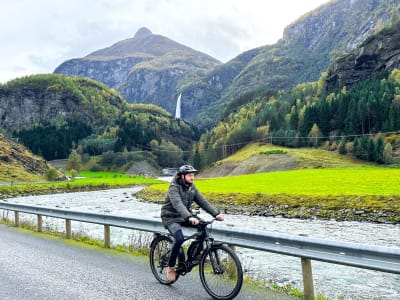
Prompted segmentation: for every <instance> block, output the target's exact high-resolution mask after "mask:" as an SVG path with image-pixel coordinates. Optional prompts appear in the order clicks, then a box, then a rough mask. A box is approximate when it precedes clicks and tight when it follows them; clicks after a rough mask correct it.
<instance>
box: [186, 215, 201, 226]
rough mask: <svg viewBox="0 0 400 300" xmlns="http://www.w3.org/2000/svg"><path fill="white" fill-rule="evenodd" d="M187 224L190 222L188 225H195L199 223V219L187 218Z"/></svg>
mask: <svg viewBox="0 0 400 300" xmlns="http://www.w3.org/2000/svg"><path fill="white" fill-rule="evenodd" d="M189 222H190V224H192V225H197V224H199V223H200V221H199V219H197V218H195V217H190V218H189Z"/></svg>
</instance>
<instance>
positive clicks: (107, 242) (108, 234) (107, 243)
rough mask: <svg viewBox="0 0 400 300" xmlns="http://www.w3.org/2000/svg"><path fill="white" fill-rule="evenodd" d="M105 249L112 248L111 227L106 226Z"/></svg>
mask: <svg viewBox="0 0 400 300" xmlns="http://www.w3.org/2000/svg"><path fill="white" fill-rule="evenodd" d="M104 247H105V248H110V225H104Z"/></svg>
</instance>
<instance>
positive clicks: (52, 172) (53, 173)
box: [46, 168, 57, 181]
mask: <svg viewBox="0 0 400 300" xmlns="http://www.w3.org/2000/svg"><path fill="white" fill-rule="evenodd" d="M46 178H47V180H48V181H55V180H56V179H57V170H56V169H54V168H50V169H49V170H48V171H47V173H46Z"/></svg>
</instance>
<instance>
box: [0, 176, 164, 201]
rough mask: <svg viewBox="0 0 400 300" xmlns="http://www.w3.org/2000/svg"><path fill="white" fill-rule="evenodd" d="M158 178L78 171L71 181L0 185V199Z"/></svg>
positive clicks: (91, 188) (131, 184)
mask: <svg viewBox="0 0 400 300" xmlns="http://www.w3.org/2000/svg"><path fill="white" fill-rule="evenodd" d="M158 182H160V181H159V180H155V179H152V178H148V177H145V176H132V175H128V174H122V173H114V172H80V173H79V175H78V177H77V178H75V179H73V180H71V181H60V182H47V183H24V184H14V185H3V186H0V199H1V198H8V197H15V196H18V195H28V194H29V195H35V194H51V193H59V192H73V191H90V190H100V189H111V188H120V187H129V186H133V185H148V184H153V183H158Z"/></svg>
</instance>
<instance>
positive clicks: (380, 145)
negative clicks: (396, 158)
mask: <svg viewBox="0 0 400 300" xmlns="http://www.w3.org/2000/svg"><path fill="white" fill-rule="evenodd" d="M384 147H385V145H384V142H383V138H382V137H379V138H378V140H377V141H376V143H375V151H374V161H375V162H377V163H378V164H383V163H384V160H383V151H384Z"/></svg>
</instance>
